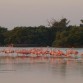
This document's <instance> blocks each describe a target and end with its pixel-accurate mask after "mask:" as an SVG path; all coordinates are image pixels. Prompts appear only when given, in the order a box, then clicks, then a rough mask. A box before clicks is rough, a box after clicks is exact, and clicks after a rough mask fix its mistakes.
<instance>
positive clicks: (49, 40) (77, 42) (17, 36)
mask: <svg viewBox="0 0 83 83" xmlns="http://www.w3.org/2000/svg"><path fill="white" fill-rule="evenodd" d="M69 22H70V21H69V20H67V19H66V18H62V19H60V20H59V21H57V20H55V19H52V20H51V21H49V22H48V23H49V26H48V27H46V26H43V25H40V26H37V27H36V26H35V27H31V26H29V27H25V26H21V27H14V28H13V29H12V30H8V29H7V28H5V27H1V26H0V46H6V45H9V44H13V45H14V46H42V47H43V46H53V47H83V20H81V24H80V25H79V26H76V25H69Z"/></svg>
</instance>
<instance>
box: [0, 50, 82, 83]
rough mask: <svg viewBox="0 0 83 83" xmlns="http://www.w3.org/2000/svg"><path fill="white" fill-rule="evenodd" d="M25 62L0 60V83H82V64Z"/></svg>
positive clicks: (61, 61) (21, 60) (58, 61)
mask: <svg viewBox="0 0 83 83" xmlns="http://www.w3.org/2000/svg"><path fill="white" fill-rule="evenodd" d="M78 50H79V51H82V49H78ZM27 60H28V59H19V60H16V61H17V62H16V61H15V60H12V59H5V60H2V59H0V83H83V62H79V61H78V62H77V61H69V60H68V61H65V62H64V61H63V60H57V59H56V61H55V60H54V61H52V62H49V61H48V62H33V61H31V62H28V61H27Z"/></svg>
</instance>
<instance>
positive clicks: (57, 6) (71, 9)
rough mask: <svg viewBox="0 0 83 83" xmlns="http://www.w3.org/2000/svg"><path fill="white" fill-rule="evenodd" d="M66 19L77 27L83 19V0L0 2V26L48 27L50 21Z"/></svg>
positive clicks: (8, 0)
mask: <svg viewBox="0 0 83 83" xmlns="http://www.w3.org/2000/svg"><path fill="white" fill-rule="evenodd" d="M53 18H54V19H56V20H60V19H61V18H67V19H68V20H70V24H72V25H79V24H80V23H81V22H80V20H81V19H83V0H0V26H2V27H6V28H8V29H13V28H14V27H16V26H40V25H44V26H47V25H48V21H50V20H51V19H53Z"/></svg>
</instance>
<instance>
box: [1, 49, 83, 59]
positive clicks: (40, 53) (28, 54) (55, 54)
mask: <svg viewBox="0 0 83 83" xmlns="http://www.w3.org/2000/svg"><path fill="white" fill-rule="evenodd" d="M13 48H14V47H7V48H4V49H2V50H0V57H5V58H6V57H15V58H16V57H19V58H79V57H81V58H83V53H80V52H79V51H77V50H75V49H74V48H70V49H66V50H65V51H62V50H60V49H57V48H55V49H52V50H51V49H50V50H49V48H46V49H43V48H30V49H13ZM2 55H3V56H2Z"/></svg>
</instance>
